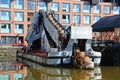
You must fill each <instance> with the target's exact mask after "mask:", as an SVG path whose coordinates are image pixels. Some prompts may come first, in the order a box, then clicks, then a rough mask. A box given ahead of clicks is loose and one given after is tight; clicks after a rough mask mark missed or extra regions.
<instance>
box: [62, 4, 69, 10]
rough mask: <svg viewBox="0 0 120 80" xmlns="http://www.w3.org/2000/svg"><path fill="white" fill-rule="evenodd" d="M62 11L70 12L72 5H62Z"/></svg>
mask: <svg viewBox="0 0 120 80" xmlns="http://www.w3.org/2000/svg"><path fill="white" fill-rule="evenodd" d="M62 11H63V12H70V4H69V3H63V4H62Z"/></svg>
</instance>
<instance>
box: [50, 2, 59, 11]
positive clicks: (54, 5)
mask: <svg viewBox="0 0 120 80" xmlns="http://www.w3.org/2000/svg"><path fill="white" fill-rule="evenodd" d="M51 10H54V11H59V3H57V2H53V3H52V4H51Z"/></svg>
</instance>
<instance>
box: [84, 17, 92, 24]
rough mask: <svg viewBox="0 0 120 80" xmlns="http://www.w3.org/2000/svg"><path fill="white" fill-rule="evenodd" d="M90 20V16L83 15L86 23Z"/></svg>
mask: <svg viewBox="0 0 120 80" xmlns="http://www.w3.org/2000/svg"><path fill="white" fill-rule="evenodd" d="M90 22H91V19H90V16H84V17H83V23H84V24H90Z"/></svg>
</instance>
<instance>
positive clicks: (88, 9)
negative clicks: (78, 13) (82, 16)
mask: <svg viewBox="0 0 120 80" xmlns="http://www.w3.org/2000/svg"><path fill="white" fill-rule="evenodd" d="M83 12H84V13H90V5H88V4H84V10H83Z"/></svg>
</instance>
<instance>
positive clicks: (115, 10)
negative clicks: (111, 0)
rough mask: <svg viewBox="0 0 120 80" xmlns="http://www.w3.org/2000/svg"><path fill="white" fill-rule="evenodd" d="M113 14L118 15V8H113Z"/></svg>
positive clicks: (119, 8) (119, 10)
mask: <svg viewBox="0 0 120 80" xmlns="http://www.w3.org/2000/svg"><path fill="white" fill-rule="evenodd" d="M113 14H120V7H119V6H113Z"/></svg>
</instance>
